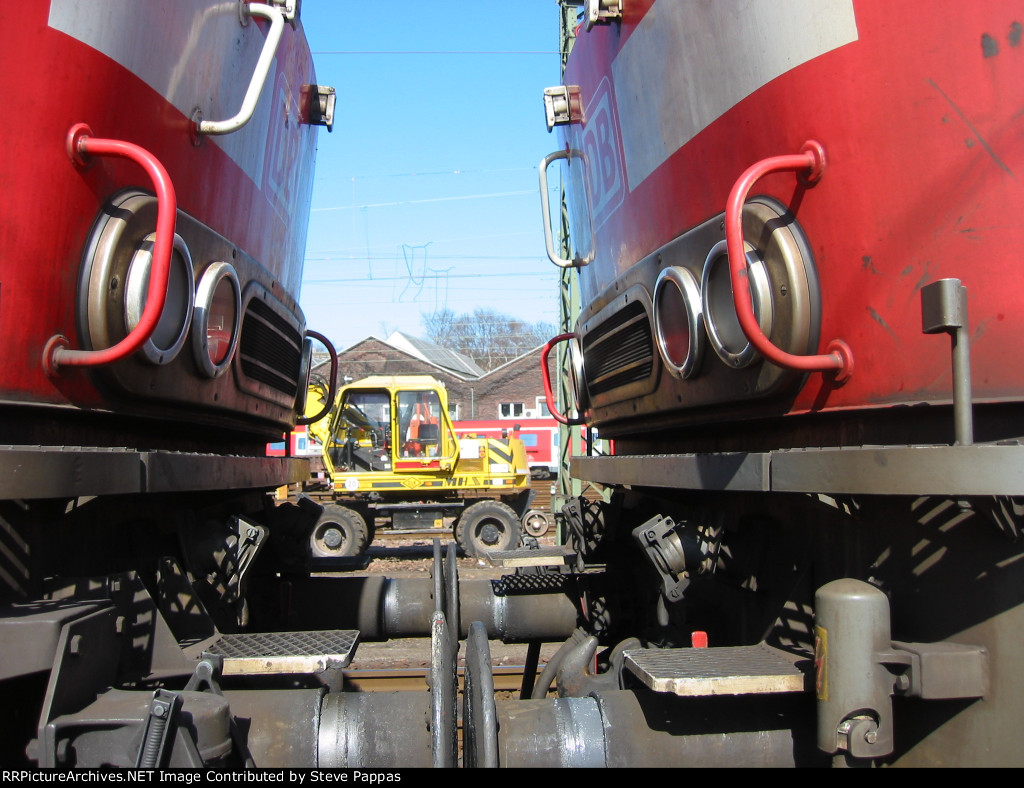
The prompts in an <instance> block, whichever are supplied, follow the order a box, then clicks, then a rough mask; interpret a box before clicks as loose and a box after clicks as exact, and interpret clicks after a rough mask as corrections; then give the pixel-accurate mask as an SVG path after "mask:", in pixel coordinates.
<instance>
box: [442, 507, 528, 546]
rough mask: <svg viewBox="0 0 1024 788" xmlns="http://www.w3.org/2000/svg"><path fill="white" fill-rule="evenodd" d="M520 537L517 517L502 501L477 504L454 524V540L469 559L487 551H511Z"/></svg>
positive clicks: (517, 543) (520, 526) (517, 544)
mask: <svg viewBox="0 0 1024 788" xmlns="http://www.w3.org/2000/svg"><path fill="white" fill-rule="evenodd" d="M522 537H523V526H522V523H521V522H520V521H519V517H518V516H517V515H516V513H515V511H514V510H513V509H512V507H511V506H509V505H508V504H504V503H502V502H501V501H490V500H488V501H477V502H476V503H475V504H473V505H472V506H470V507H468V508H467V509H466V510H465V511H464V512H463V513H462V516H461V517H459V519H458V520H457V521H456V522H455V541H456V542H458V544H459V547H461V548H462V550H463V552H464V553H465V554H466V555H470V556H476V557H480V556H482V555H483V554H484V553H485V552H486V551H488V550H514V549H515V548H517V547H519V544H520V542H521V541H522Z"/></svg>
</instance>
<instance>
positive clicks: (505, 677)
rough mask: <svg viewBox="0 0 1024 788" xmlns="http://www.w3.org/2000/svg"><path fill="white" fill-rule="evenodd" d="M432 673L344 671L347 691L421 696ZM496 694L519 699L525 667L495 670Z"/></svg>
mask: <svg viewBox="0 0 1024 788" xmlns="http://www.w3.org/2000/svg"><path fill="white" fill-rule="evenodd" d="M429 673H430V669H429V668H427V667H422V668H421V667H416V668H362V669H354V670H345V671H344V677H343V681H344V688H345V689H346V690H349V691H353V692H419V691H422V690H425V689H429V686H430V685H429V679H428V676H429ZM491 673H492V676H493V678H494V691H495V693H496V694H497V695H499V696H500V695H506V696H509V697H512V696H514V697H519V696H520V695H521V693H522V688H523V675H524V667H523V666H522V665H509V666H492V668H491ZM464 678H465V675H464V671H463V670H462V669H461V668H460V669H459V671H458V680H459V692H460V693H461V692H462V690H463V686H464Z"/></svg>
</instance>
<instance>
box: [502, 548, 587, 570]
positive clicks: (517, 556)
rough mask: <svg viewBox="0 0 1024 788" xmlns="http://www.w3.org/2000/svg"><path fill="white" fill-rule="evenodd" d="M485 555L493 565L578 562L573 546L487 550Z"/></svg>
mask: <svg viewBox="0 0 1024 788" xmlns="http://www.w3.org/2000/svg"><path fill="white" fill-rule="evenodd" d="M483 555H484V557H485V558H486V559H487V560H488V561H489V562H490V564H491V566H570V565H572V564H575V563H576V551H575V550H573V549H572V548H571V547H541V548H539V549H537V550H532V549H530V548H522V549H519V550H485V551H483Z"/></svg>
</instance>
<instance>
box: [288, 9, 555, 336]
mask: <svg viewBox="0 0 1024 788" xmlns="http://www.w3.org/2000/svg"><path fill="white" fill-rule="evenodd" d="M558 15H559V11H558V4H557V2H556V0H521V1H520V2H517V3H486V4H484V3H470V2H466V0H441V1H440V2H438V3H427V4H424V3H422V2H416V3H414V2H406V1H405V0H399V1H398V2H394V1H392V2H377V1H376V0H370V1H369V2H367V1H365V0H362V1H357V0H303V3H302V6H301V16H302V21H303V26H304V27H305V29H306V35H307V38H308V39H309V43H310V48H311V50H312V51H313V60H314V64H315V67H316V72H317V80H318V82H320V83H321V84H324V85H329V86H331V87H334V88H335V89H336V90H337V107H336V110H335V119H334V128H333V131H332V132H331V133H328V132H327V130H326V129H320V131H319V142H318V151H317V169H316V178H315V183H314V188H313V208H312V214H311V216H310V224H309V236H308V240H307V244H306V265H305V274H304V279H303V285H302V296H301V305H302V308H303V311H304V312H305V314H306V322H307V325H308V326H309V328H311V329H312V330H314V331H319V332H320V333H322V334H324V335H325V336H327V337H328V338H329V339H330V340H331V341H332V342H333V343H334V345H335V347H336V348H337V349H338V350H343V349H345V348H347V347H350V346H351V345H352V344H354V343H356V342H358V341H360V340H362V339H364V338H366V337H367V336H378V337H382V338H383V337H385V336H387V334H388V333H390V332H391V331H393V330H396V329H397V330H401V331H403V332H406V333H409V334H411V335H413V336H422V335H423V333H424V332H423V329H422V323H421V320H420V315H421V314H422V313H430V312H433V311H434V310H436V309H441V308H449V309H451V310H453V311H454V312H455V313H456V314H461V313H468V312H472V311H473V310H474V309H475V308H477V307H487V308H492V309H495V310H496V311H498V312H502V313H505V314H509V315H511V316H514V317H518V318H521V319H523V320H525V321H527V322H530V323H534V322H541V321H543V322H548V323H552V324H557V321H558V303H557V293H558V287H557V281H558V269H557V268H556V267H555V266H554V265H552V264H551V263H550V262H549V261H548V259H547V255H546V254H545V251H544V237H543V230H542V227H541V211H540V197H539V194H538V186H537V184H538V180H537V177H538V176H537V165H538V163H539V162H540V160H541V158H543V157H544V156H545V155H547V154H548V153H550V152H551V151H552V150H554V149H555V146H557V139H556V137H555V135H554V134H549V133H548V131H547V126H546V125H545V122H544V110H543V101H542V95H543V91H544V88H545V87H548V86H550V85H557V84H558V82H559V60H558V54H557V50H558ZM452 53H458V54H452ZM491 53H500V54H491Z"/></svg>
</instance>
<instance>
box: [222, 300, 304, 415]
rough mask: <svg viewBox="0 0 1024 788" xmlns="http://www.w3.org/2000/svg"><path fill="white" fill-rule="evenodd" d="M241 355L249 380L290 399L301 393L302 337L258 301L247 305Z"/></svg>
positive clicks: (285, 321)
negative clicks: (299, 389) (262, 384)
mask: <svg viewBox="0 0 1024 788" xmlns="http://www.w3.org/2000/svg"><path fill="white" fill-rule="evenodd" d="M238 352H239V355H240V357H241V364H242V372H243V373H244V374H245V376H246V377H248V378H250V379H251V380H255V381H259V382H260V383H264V384H266V385H268V386H270V387H271V388H273V389H276V390H277V391H280V392H283V393H284V394H287V395H288V396H289V397H294V396H296V395H297V394H298V380H299V368H300V367H301V365H302V335H301V334H300V333H299V332H298V330H296V328H295V326H294V325H292V324H291V323H289V322H288V321H287V320H286V319H285V318H283V317H282V316H281V315H279V314H277V312H275V311H274V310H273V309H271V308H270V307H269V306H267V305H266V304H264V303H263V302H262V301H260V300H259V299H258V298H253V299H252V300H250V301H249V303H248V304H247V305H246V308H245V317H244V318H243V320H242V336H241V338H240V340H239V347H238Z"/></svg>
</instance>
